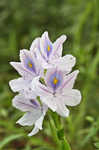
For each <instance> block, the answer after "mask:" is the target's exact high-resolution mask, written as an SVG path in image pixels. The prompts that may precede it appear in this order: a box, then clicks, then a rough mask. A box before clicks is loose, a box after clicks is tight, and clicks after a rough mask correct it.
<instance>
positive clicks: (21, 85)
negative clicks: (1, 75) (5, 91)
mask: <svg viewBox="0 0 99 150" xmlns="http://www.w3.org/2000/svg"><path fill="white" fill-rule="evenodd" d="M29 84H30V81H29V80H24V79H23V78H18V79H14V80H11V81H10V82H9V86H10V87H11V89H12V91H13V92H19V91H21V90H23V89H26V88H28V86H29Z"/></svg>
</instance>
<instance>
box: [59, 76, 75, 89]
mask: <svg viewBox="0 0 99 150" xmlns="http://www.w3.org/2000/svg"><path fill="white" fill-rule="evenodd" d="M72 79H73V75H72V76H71V77H70V78H69V79H68V80H67V81H66V82H65V83H64V84H63V85H62V87H61V90H62V89H63V88H64V87H65V86H66V84H68V82H69V81H71V80H72Z"/></svg>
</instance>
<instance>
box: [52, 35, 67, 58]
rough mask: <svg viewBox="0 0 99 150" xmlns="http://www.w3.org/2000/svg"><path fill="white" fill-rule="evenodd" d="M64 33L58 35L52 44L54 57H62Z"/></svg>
mask: <svg viewBox="0 0 99 150" xmlns="http://www.w3.org/2000/svg"><path fill="white" fill-rule="evenodd" d="M66 38H67V37H66V35H62V36H60V37H59V38H58V39H57V40H56V41H55V42H54V44H53V49H54V53H53V56H54V57H55V58H59V57H62V49H63V43H64V42H65V40H66Z"/></svg>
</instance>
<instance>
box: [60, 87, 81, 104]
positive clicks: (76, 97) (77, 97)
mask: <svg viewBox="0 0 99 150" xmlns="http://www.w3.org/2000/svg"><path fill="white" fill-rule="evenodd" d="M61 100H63V101H64V103H65V105H68V106H76V105H78V104H79V103H80V101H81V93H80V91H79V90H76V89H72V90H67V91H65V93H63V94H62V97H61Z"/></svg>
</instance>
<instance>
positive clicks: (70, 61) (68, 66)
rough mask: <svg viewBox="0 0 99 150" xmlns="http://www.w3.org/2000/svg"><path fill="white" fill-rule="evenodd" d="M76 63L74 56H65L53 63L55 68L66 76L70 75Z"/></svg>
mask: <svg viewBox="0 0 99 150" xmlns="http://www.w3.org/2000/svg"><path fill="white" fill-rule="evenodd" d="M75 63H76V59H75V57H74V56H72V55H65V56H64V57H60V58H58V59H54V60H53V61H51V64H53V66H55V67H57V68H58V69H59V70H62V71H63V72H64V73H65V74H68V73H69V72H70V71H71V70H72V68H73V67H74V65H75Z"/></svg>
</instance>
